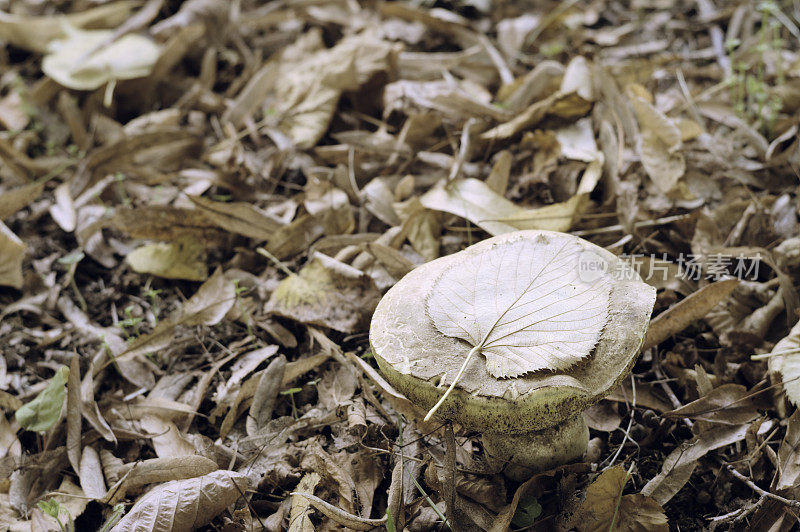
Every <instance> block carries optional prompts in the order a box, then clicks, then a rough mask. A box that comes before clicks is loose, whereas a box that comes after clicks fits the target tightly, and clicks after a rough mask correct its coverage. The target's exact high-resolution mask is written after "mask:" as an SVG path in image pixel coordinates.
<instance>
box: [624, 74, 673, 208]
mask: <svg viewBox="0 0 800 532" xmlns="http://www.w3.org/2000/svg"><path fill="white" fill-rule="evenodd" d="M642 90H644V89H642ZM630 92H631V94H630V100H631V103H632V104H633V108H634V110H635V111H636V117H637V118H638V120H639V127H640V128H641V141H640V148H639V149H640V151H641V154H642V165H643V166H644V169H645V170H646V171H647V175H649V176H650V179H652V180H653V182H654V183H655V184H656V186H657V187H658V188H659V190H661V192H663V193H667V192H669V191H671V190H672V189H673V188H674V187H675V185H676V184H677V183H678V179H680V178H681V177H682V176H683V174H684V172H685V171H686V160H685V158H684V156H683V153H681V152H680V149H681V148H682V140H681V138H682V136H681V131H680V129H679V128H678V126H677V125H676V124H675V122H674V121H673V120H671V119H670V118H669V117H667V116H666V115H665V114H664V113H662V112H661V111H659V110H658V109H656V108H655V107H654V106H653V105H652V103H650V102H648V101H647V99H646V98H644V97H642V95H641V94H637V93H636V92H637V91H630Z"/></svg>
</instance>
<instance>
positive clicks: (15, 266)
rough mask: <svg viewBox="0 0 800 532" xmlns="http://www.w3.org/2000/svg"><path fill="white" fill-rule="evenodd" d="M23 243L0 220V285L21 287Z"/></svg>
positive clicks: (24, 248)
mask: <svg viewBox="0 0 800 532" xmlns="http://www.w3.org/2000/svg"><path fill="white" fill-rule="evenodd" d="M25 250H26V247H25V244H24V243H23V242H22V240H20V239H19V237H17V235H15V234H14V233H13V232H11V229H9V228H8V227H6V224H4V223H3V222H0V286H10V287H12V288H16V289H20V288H22V283H23V279H22V261H23V259H24V258H25Z"/></svg>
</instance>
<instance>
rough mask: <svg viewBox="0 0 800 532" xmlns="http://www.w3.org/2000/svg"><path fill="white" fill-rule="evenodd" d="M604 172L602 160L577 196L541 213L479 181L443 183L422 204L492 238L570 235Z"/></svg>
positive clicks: (593, 166) (585, 178) (593, 165)
mask: <svg viewBox="0 0 800 532" xmlns="http://www.w3.org/2000/svg"><path fill="white" fill-rule="evenodd" d="M601 171H602V160H599V159H598V160H595V161H594V162H592V163H591V164H590V165H589V166H588V167H587V168H586V171H585V172H584V175H583V178H582V179H581V183H580V185H579V187H578V191H577V193H576V194H575V195H574V196H573V197H571V198H570V199H568V200H567V201H564V202H562V203H555V204H553V205H546V206H544V207H539V208H538V209H525V208H522V207H519V206H518V205H515V204H514V203H512V202H511V201H509V200H507V199H506V198H504V197H502V196H500V195H499V194H497V193H496V192H495V191H493V190H492V189H491V188H489V186H488V185H487V184H486V183H484V182H483V181H478V180H477V179H471V178H469V179H457V180H455V181H452V182H450V183H444V182H442V183H440V184H439V185H437V186H435V187H433V188H431V189H430V190H428V192H426V193H425V194H423V195H422V196H421V197H420V199H419V201H420V202H421V203H422V205H423V206H424V207H426V208H428V209H432V210H438V211H444V212H449V213H451V214H455V215H458V216H461V217H462V218H466V219H467V220H469V221H470V222H472V223H474V224H475V225H477V226H478V227H480V228H481V229H483V230H484V231H486V232H487V233H489V234H491V235H499V234H503V233H510V232H512V231H520V230H525V229H541V230H544V231H567V230H569V229H570V227H572V224H573V223H574V222H575V221H576V219H577V217H578V216H579V215H580V214H581V212H582V210H583V209H584V208H585V206H586V201H587V198H588V195H589V193H590V192H591V191H592V190H593V189H594V187H595V185H596V184H597V181H598V180H599V178H600V175H601Z"/></svg>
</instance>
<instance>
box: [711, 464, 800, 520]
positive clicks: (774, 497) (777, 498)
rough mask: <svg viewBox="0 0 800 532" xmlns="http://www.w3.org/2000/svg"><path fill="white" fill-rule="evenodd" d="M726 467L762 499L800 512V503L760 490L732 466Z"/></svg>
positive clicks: (726, 465)
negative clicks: (770, 500) (764, 498)
mask: <svg viewBox="0 0 800 532" xmlns="http://www.w3.org/2000/svg"><path fill="white" fill-rule="evenodd" d="M724 467H725V470H726V471H728V473H730V474H731V475H733V476H734V477H735V478H737V479H739V480H741V481H742V482H744V483H745V484H747V485H748V486H749V487H750V489H751V490H753V491H755V492H756V493H758V494H759V495H760V496H761V497H766V498H769V499H772V500H774V501H777V502H779V503H781V504H783V505H785V506H789V507H790V508H794V509H796V510H800V501H793V500H790V499H786V498H785V497H781V496H780V495H775V494H774V493H772V492H769V491H766V490H763V489H761V488H759V487H758V486H757V485H756V483H755V482H753V481H752V480H750V479H749V478H748V477H746V476H744V475H743V474H741V473H739V472H738V471H736V470H735V469H734V468H733V467H732V466H731V465H730V464H724Z"/></svg>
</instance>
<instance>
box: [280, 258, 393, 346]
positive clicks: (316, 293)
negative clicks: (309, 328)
mask: <svg viewBox="0 0 800 532" xmlns="http://www.w3.org/2000/svg"><path fill="white" fill-rule="evenodd" d="M379 298H380V296H379V294H378V291H377V289H376V288H375V284H374V282H373V281H372V279H371V278H370V277H369V276H368V275H365V274H364V273H362V272H361V271H359V270H357V269H355V268H353V267H352V266H348V265H346V264H343V263H341V262H339V261H337V260H334V259H332V258H330V257H328V256H326V255H323V254H321V253H317V254H315V256H314V257H313V258H312V259H311V261H309V262H308V264H306V265H305V266H304V267H303V269H301V270H300V273H298V274H293V275H290V276H289V277H287V278H286V279H284V280H283V281H281V284H280V285H278V288H277V289H276V290H275V291H274V292H273V293H272V297H271V298H270V300H269V303H268V305H267V306H268V309H269V311H270V312H273V313H274V314H277V315H279V316H285V317H288V318H292V319H295V320H297V321H300V322H304V323H310V324H314V325H322V326H323V327H330V328H332V329H335V330H337V331H342V332H346V333H350V332H354V331H356V330H358V327H359V326H360V325H363V324H364V323H366V321H367V320H369V317H370V316H371V315H372V311H373V310H374V309H375V306H376V305H377V304H378V299H379Z"/></svg>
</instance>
